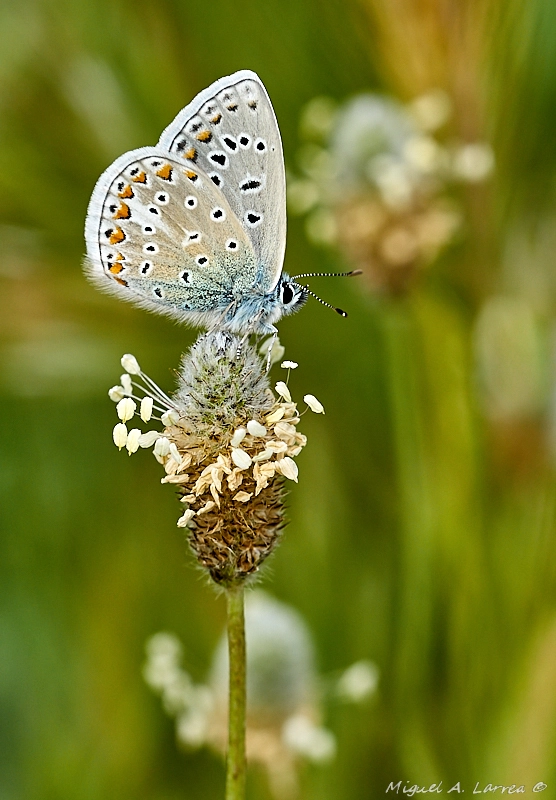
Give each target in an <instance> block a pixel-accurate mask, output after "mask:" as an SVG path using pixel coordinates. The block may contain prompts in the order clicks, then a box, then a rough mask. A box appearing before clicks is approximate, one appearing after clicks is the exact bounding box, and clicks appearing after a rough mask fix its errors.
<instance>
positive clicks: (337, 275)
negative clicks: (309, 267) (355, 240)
mask: <svg viewBox="0 0 556 800" xmlns="http://www.w3.org/2000/svg"><path fill="white" fill-rule="evenodd" d="M362 274H363V270H362V269H353V270H351V272H304V273H303V274H302V275H292V280H293V281H295V280H297V279H298V278H351V277H353V276H354V275H362ZM325 305H326V304H325Z"/></svg>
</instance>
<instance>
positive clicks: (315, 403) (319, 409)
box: [303, 394, 324, 414]
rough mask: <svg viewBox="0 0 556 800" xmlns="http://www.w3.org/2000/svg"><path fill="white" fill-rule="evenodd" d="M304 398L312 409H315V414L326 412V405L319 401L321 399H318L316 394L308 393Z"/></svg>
mask: <svg viewBox="0 0 556 800" xmlns="http://www.w3.org/2000/svg"><path fill="white" fill-rule="evenodd" d="M303 399H304V400H305V402H306V403H307V405H308V406H309V408H310V409H311V411H314V412H315V414H324V406H323V404H322V403H321V402H319V400H317V398H316V397H315V395H314V394H306V395H305V397H304V398H303Z"/></svg>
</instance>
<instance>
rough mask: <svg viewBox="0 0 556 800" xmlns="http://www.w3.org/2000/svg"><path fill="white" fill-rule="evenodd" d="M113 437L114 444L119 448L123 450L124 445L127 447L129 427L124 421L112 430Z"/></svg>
mask: <svg viewBox="0 0 556 800" xmlns="http://www.w3.org/2000/svg"><path fill="white" fill-rule="evenodd" d="M112 438H113V439H114V444H115V445H116V447H117V448H118V450H121V449H122V447H125V443H126V441H127V428H126V426H125V425H124V423H123V422H118V424H117V425H116V427H115V428H114V430H113V431H112Z"/></svg>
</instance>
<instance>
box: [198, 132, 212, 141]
mask: <svg viewBox="0 0 556 800" xmlns="http://www.w3.org/2000/svg"><path fill="white" fill-rule="evenodd" d="M197 139H198V140H199V141H200V142H210V140H211V139H212V133H211V132H210V131H201V133H198V134H197Z"/></svg>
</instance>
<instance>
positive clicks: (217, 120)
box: [211, 114, 222, 125]
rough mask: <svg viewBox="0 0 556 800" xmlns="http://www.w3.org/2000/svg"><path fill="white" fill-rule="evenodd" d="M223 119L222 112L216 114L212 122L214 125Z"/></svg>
mask: <svg viewBox="0 0 556 800" xmlns="http://www.w3.org/2000/svg"><path fill="white" fill-rule="evenodd" d="M221 119H222V114H216V116H214V117H213V118H212V119H211V122H212V124H213V125H218V123H219V122H220V120H221Z"/></svg>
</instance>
